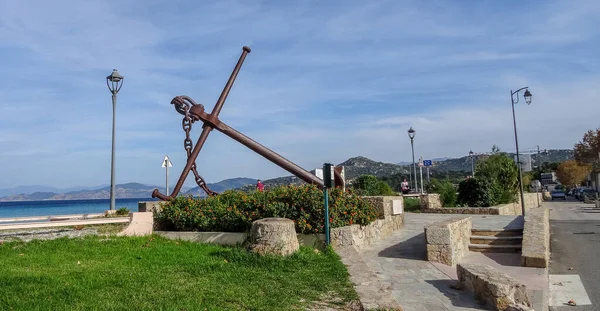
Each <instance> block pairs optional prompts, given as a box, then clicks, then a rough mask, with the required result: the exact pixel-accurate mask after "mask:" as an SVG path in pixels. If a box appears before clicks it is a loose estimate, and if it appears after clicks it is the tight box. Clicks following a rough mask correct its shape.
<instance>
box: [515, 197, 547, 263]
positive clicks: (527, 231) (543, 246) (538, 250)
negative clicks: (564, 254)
mask: <svg viewBox="0 0 600 311" xmlns="http://www.w3.org/2000/svg"><path fill="white" fill-rule="evenodd" d="M549 262H550V212H549V210H548V208H546V207H540V208H535V209H532V210H530V211H529V213H527V215H525V224H524V226H523V248H522V250H521V265H523V266H526V267H537V268H547V267H548V266H549Z"/></svg>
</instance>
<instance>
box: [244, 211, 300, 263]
mask: <svg viewBox="0 0 600 311" xmlns="http://www.w3.org/2000/svg"><path fill="white" fill-rule="evenodd" d="M299 247H300V245H299V243H298V237H297V236H296V227H295V225H294V222H293V221H292V220H290V219H287V218H264V219H259V220H255V221H254V222H252V229H251V230H250V236H249V246H248V249H249V250H250V251H251V252H255V253H258V254H261V255H265V254H272V255H282V256H286V255H290V254H293V253H295V252H296V251H297V250H298V249H299Z"/></svg>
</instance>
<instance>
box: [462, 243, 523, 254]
mask: <svg viewBox="0 0 600 311" xmlns="http://www.w3.org/2000/svg"><path fill="white" fill-rule="evenodd" d="M521 248H522V246H521V244H512V245H487V244H469V250H470V251H472V252H481V253H518V252H520V251H521Z"/></svg>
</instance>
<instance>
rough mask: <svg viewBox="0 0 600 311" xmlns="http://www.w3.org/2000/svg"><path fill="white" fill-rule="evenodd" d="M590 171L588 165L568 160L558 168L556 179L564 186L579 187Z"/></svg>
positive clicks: (590, 168)
mask: <svg viewBox="0 0 600 311" xmlns="http://www.w3.org/2000/svg"><path fill="white" fill-rule="evenodd" d="M591 170H592V167H591V165H590V164H579V163H577V161H576V160H568V161H565V162H563V163H561V164H560V165H559V166H558V169H557V170H556V177H558V180H559V181H560V182H561V183H562V184H563V185H565V186H579V185H581V183H582V182H583V181H584V180H585V178H586V176H587V175H588V174H589V173H590V171H591Z"/></svg>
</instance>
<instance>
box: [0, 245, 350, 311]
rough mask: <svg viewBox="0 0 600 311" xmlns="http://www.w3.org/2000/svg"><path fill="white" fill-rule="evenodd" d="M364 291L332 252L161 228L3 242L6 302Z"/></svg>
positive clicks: (167, 300) (247, 306)
mask: <svg viewBox="0 0 600 311" xmlns="http://www.w3.org/2000/svg"><path fill="white" fill-rule="evenodd" d="M355 299H357V296H356V293H355V292H354V290H353V288H352V285H351V284H350V283H349V281H348V274H347V270H346V268H345V266H344V265H343V264H342V263H341V261H340V260H339V257H338V256H337V255H336V254H335V253H334V252H333V251H324V252H315V251H314V250H313V249H311V248H302V249H301V250H300V252H298V253H296V254H294V255H292V256H290V257H286V258H282V257H260V256H258V255H254V254H250V253H248V252H246V251H245V250H244V249H242V248H238V247H222V246H216V245H207V244H197V243H192V242H183V241H172V240H167V239H164V238H161V237H158V236H152V237H137V238H131V237H110V238H106V237H98V236H88V237H85V238H79V239H67V238H61V239H57V240H50V241H38V240H36V241H32V242H29V243H23V242H10V243H6V242H5V243H4V244H2V245H0V310H294V309H297V310H301V309H305V308H306V307H307V306H311V305H314V304H313V303H314V302H321V303H323V302H326V303H329V304H330V305H332V304H333V305H335V304H337V305H341V306H343V305H345V304H346V303H348V302H350V301H352V300H355ZM333 305H332V306H333Z"/></svg>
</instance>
